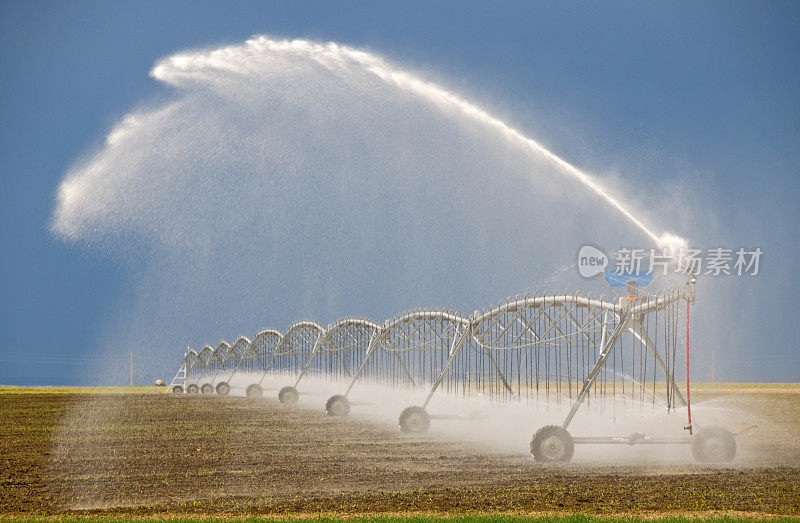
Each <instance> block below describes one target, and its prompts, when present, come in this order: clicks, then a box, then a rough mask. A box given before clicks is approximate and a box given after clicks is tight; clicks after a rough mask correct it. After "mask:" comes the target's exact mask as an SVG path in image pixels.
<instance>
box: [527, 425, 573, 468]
mask: <svg viewBox="0 0 800 523" xmlns="http://www.w3.org/2000/svg"><path fill="white" fill-rule="evenodd" d="M574 453H575V441H574V440H573V439H572V436H570V434H569V432H567V431H566V429H563V428H561V427H560V426H558V425H547V426H544V427H542V428H540V429H539V430H537V431H536V434H534V435H533V438H531V456H533V459H534V460H535V461H537V462H539V463H566V462H568V461H569V460H571V459H572V455H573V454H574Z"/></svg>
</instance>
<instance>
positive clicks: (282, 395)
mask: <svg viewBox="0 0 800 523" xmlns="http://www.w3.org/2000/svg"><path fill="white" fill-rule="evenodd" d="M299 398H300V395H299V394H297V389H295V388H294V387H292V386H291V385H288V386H286V387H284V388H282V389H281V390H280V391H279V392H278V399H279V400H280V402H281V403H283V404H284V405H293V404H295V403H297V400H298V399H299Z"/></svg>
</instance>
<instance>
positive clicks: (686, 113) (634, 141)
mask: <svg viewBox="0 0 800 523" xmlns="http://www.w3.org/2000/svg"><path fill="white" fill-rule="evenodd" d="M656 7H658V8H656ZM260 33H266V34H270V35H273V36H277V37H287V38H308V39H314V40H322V41H329V40H332V41H337V42H341V43H344V44H347V45H350V46H353V47H366V48H368V49H370V50H372V51H375V52H377V53H380V54H382V55H384V56H387V57H389V58H390V59H392V60H394V61H397V62H399V63H401V64H404V65H407V66H410V67H412V68H414V69H416V70H420V71H423V72H429V73H430V75H429V76H430V77H432V78H434V79H437V78H441V79H445V80H446V85H448V86H449V87H452V88H454V89H456V90H458V91H460V92H464V93H467V94H469V95H470V96H472V97H473V98H475V99H477V100H479V101H481V102H485V104H486V105H487V106H489V107H492V108H495V109H497V110H498V111H499V115H500V116H501V117H504V118H508V119H510V120H511V121H513V122H514V123H515V124H517V125H519V126H520V127H521V128H522V129H524V130H525V131H526V132H528V133H529V134H530V135H531V136H533V137H535V138H537V139H539V140H541V141H542V142H543V143H545V144H547V145H548V146H549V147H550V148H552V149H553V150H554V151H555V152H556V153H558V154H560V155H562V156H563V157H565V158H566V159H568V160H569V161H571V162H573V163H575V164H576V165H578V166H580V167H586V168H589V169H590V170H594V171H597V172H603V171H609V170H612V169H615V170H618V171H619V172H622V173H626V172H634V173H636V177H635V178H631V180H632V183H636V184H637V185H638V186H640V187H646V186H648V184H650V183H652V182H655V181H663V180H664V179H670V178H672V177H675V173H681V175H680V176H678V177H677V178H676V180H675V183H682V184H688V185H690V186H692V187H696V188H697V199H698V200H699V201H701V202H707V205H708V207H709V208H711V209H714V213H715V215H716V220H717V222H718V223H719V224H722V225H721V226H720V227H719V229H721V230H725V231H730V234H729V235H728V236H727V237H725V238H722V239H721V240H720V241H721V242H731V243H733V244H732V245H730V247H739V246H744V247H756V246H760V247H762V248H763V249H764V251H765V258H764V266H763V269H762V271H763V272H762V274H761V275H760V276H759V277H758V278H755V279H753V281H742V282H740V281H733V282H731V285H737V286H740V287H741V289H740V292H739V293H738V296H740V298H741V299H742V300H743V308H742V310H743V312H742V316H741V317H740V318H736V319H735V321H744V322H752V323H753V327H752V328H753V330H754V332H756V333H757V335H755V336H754V339H758V340H762V342H763V344H764V346H761V347H754V353H756V352H758V351H761V352H766V353H768V356H767V357H766V358H764V359H762V360H757V359H754V360H747V361H743V362H742V363H741V364H738V363H736V362H732V363H731V365H732V366H731V367H730V368H731V369H734V370H735V369H736V365H742V366H746V367H747V369H748V372H749V374H748V375H747V376H746V377H747V378H748V379H782V380H788V379H791V380H797V379H800V359H799V358H798V356H797V354H798V349H800V347H798V343H797V341H796V336H793V335H792V334H791V331H792V329H791V326H792V325H791V324H792V321H793V319H794V315H795V313H796V312H797V309H798V307H797V296H798V294H799V293H800V285H798V282H799V281H800V278H798V276H797V272H796V270H795V265H796V264H797V263H798V256H799V255H800V249H798V246H797V244H796V238H797V236H798V235H797V233H796V227H797V224H798V223H800V219H798V218H800V216H798V214H799V213H798V203H797V200H798V196H800V190H798V189H799V188H800V181H798V160H800V60H798V56H800V45H798V44H800V7H799V6H798V4H797V3H793V2H782V3H778V2H713V3H712V2H701V3H699V4H698V3H695V2H687V3H670V4H665V5H660V6H655V5H653V4H646V5H645V4H641V3H640V2H614V3H605V4H600V5H598V4H596V3H594V2H587V3H582V2H581V3H567V4H564V3H561V2H547V3H531V2H519V3H515V2H505V3H499V4H498V3H495V2H480V3H478V2H475V3H464V2H435V3H428V2H420V3H412V2H394V3H389V2H378V3H375V2H363V3H356V2H342V3H331V2H305V3H300V2H269V3H266V2H180V1H171V2H143V1H135V2H58V3H56V2H31V1H25V2H22V1H20V2H8V1H3V2H2V3H0V35H2V47H1V48H0V70H1V71H2V80H0V122H2V126H1V127H0V133H2V135H1V136H0V138H1V139H0V245H2V253H3V255H2V256H0V274H1V275H2V276H0V295H2V297H3V299H2V304H0V383H11V384H27V383H32V384H33V383H36V384H39V383H41V384H46V383H52V384H73V383H78V382H80V381H81V380H85V377H83V376H82V375H81V374H80V372H78V371H79V369H78V367H79V365H81V364H83V363H85V362H87V361H89V360H90V359H91V356H92V353H91V348H92V346H93V343H94V342H95V340H96V338H97V336H98V335H99V333H100V331H101V329H102V327H103V326H104V325H105V324H106V323H107V322H108V321H109V318H110V317H112V316H113V315H115V314H117V313H118V312H119V308H120V307H122V306H123V305H122V304H124V303H125V298H126V296H127V294H128V293H129V292H130V283H131V282H130V281H129V280H125V279H124V275H123V274H122V272H121V269H119V268H118V267H117V266H116V265H115V264H114V263H113V262H111V261H108V260H107V259H106V258H105V257H103V256H102V254H101V253H98V252H96V251H91V250H88V249H83V248H78V247H75V246H70V245H66V244H64V243H62V242H60V241H59V240H57V239H55V238H54V237H53V236H52V235H51V233H50V232H49V230H48V221H49V219H50V213H51V212H52V208H53V197H54V194H55V190H56V188H57V185H58V183H59V181H60V179H61V177H62V176H63V174H64V172H65V170H66V169H67V168H68V167H69V166H70V165H71V164H72V163H73V162H74V161H75V160H77V159H79V158H80V157H81V155H82V154H85V153H86V152H87V151H88V150H89V149H90V148H91V147H92V146H94V145H96V144H98V143H99V142H100V141H101V140H102V139H103V137H104V135H105V133H106V132H107V131H108V129H109V128H110V127H111V126H112V125H113V124H114V122H116V121H117V120H118V119H119V118H120V117H121V116H123V115H124V114H125V113H126V112H127V111H129V110H130V109H131V108H133V107H135V106H137V105H138V104H140V103H141V102H142V101H146V100H148V99H152V98H153V97H157V96H160V95H162V94H163V92H164V88H163V86H160V85H158V84H157V83H156V82H155V81H154V80H153V79H151V78H150V77H149V71H150V69H151V68H152V66H153V64H154V62H155V61H156V60H157V59H159V58H162V57H164V56H166V55H169V54H172V53H174V52H176V51H178V50H181V49H185V48H191V47H198V46H208V45H216V44H221V43H238V42H241V41H243V40H244V39H246V38H247V37H249V36H251V35H253V34H260ZM662 223H665V224H669V223H670V219H669V217H665V218H664V219H663V220H662ZM125 277H128V278H129V277H130V275H127V276H125ZM134 278H135V276H134ZM744 302H747V303H744ZM754 304H757V307H756V306H754ZM767 307H768V308H769V314H768V315H767V314H766V313H764V312H763V311H764V310H765V308H767ZM756 308H757V309H758V310H760V311H761V313H760V314H761V315H756V316H754V315H753V314H751V312H752V311H753V310H754V309H756ZM765 318H768V319H766V320H765ZM737 372H738V371H737ZM722 377H723V378H724V377H725V376H722Z"/></svg>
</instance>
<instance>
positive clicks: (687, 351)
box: [686, 298, 692, 434]
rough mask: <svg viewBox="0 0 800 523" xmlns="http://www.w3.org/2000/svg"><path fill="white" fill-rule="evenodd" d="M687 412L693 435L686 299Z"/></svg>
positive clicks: (690, 431)
mask: <svg viewBox="0 0 800 523" xmlns="http://www.w3.org/2000/svg"><path fill="white" fill-rule="evenodd" d="M686 412H687V414H688V416H689V425H688V427H687V428H688V429H689V434H691V433H692V400H691V394H690V392H689V298H686Z"/></svg>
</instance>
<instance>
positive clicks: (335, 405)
mask: <svg viewBox="0 0 800 523" xmlns="http://www.w3.org/2000/svg"><path fill="white" fill-rule="evenodd" d="M325 412H327V413H328V416H333V417H334V418H344V417H346V416H347V415H348V414H350V400H348V399H347V398H345V397H344V396H342V395H341V394H337V395H336V396H331V397H330V398H328V402H327V403H325Z"/></svg>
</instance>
